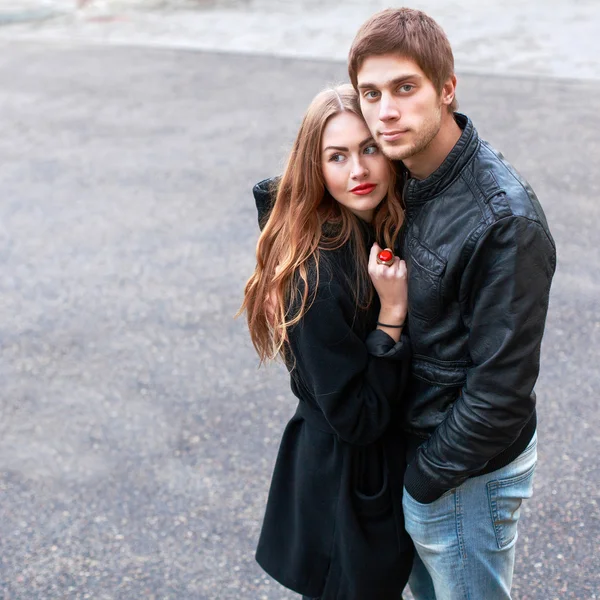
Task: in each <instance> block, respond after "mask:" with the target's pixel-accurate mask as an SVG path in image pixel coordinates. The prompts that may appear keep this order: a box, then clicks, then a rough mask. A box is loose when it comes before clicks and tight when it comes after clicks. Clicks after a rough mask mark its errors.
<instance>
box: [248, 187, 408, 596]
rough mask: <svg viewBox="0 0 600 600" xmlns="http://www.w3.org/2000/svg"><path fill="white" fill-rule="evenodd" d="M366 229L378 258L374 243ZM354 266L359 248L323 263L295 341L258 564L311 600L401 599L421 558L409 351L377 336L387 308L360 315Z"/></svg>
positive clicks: (262, 201)
mask: <svg viewBox="0 0 600 600" xmlns="http://www.w3.org/2000/svg"><path fill="white" fill-rule="evenodd" d="M267 193H268V190H267V188H266V183H265V182H263V183H262V184H258V185H257V186H256V187H255V189H254V194H255V198H256V201H257V206H258V207H259V212H260V211H261V208H263V207H265V206H266V205H267V204H266V202H267V199H268V196H267ZM364 230H365V231H364V233H365V236H364V238H365V239H364V242H365V246H364V247H363V248H361V249H360V251H364V252H367V250H368V247H369V246H370V245H371V244H372V242H373V241H374V238H373V232H372V229H371V228H370V227H369V226H367V225H366V224H365V226H364ZM354 257H355V253H354V252H353V251H352V250H351V248H350V247H349V245H346V246H345V247H342V248H340V249H338V250H335V251H328V252H322V258H321V263H320V277H319V283H318V286H316V297H315V300H314V302H313V304H312V305H311V307H310V308H309V309H308V311H307V312H306V314H305V315H304V317H303V319H302V321H301V322H300V323H299V324H298V325H297V326H295V327H294V328H292V329H291V331H290V332H289V351H290V364H289V369H290V375H291V387H292V391H293V392H294V394H295V395H296V396H297V398H298V401H299V402H298V408H297V410H296V414H295V415H294V416H293V417H292V419H291V420H290V422H289V423H288V425H287V427H286V428H285V431H284V434H283V438H282V440H281V445H280V449H279V454H278V457H277V462H276V465H275V470H274V473H273V479H272V483H271V489H270V492H269V499H268V503H267V508H266V514H265V518H264V523H263V527H262V531H261V535H260V540H259V543H258V549H257V552H256V559H257V561H258V562H259V564H260V565H261V566H262V567H263V568H264V570H265V571H266V572H267V573H269V574H270V575H271V576H272V577H273V578H275V579H276V580H277V581H279V582H280V583H282V584H283V585H284V586H286V587H288V588H290V589H292V590H294V591H296V592H298V593H300V594H304V595H306V596H310V597H317V596H318V597H320V598H322V600H367V599H368V600H395V599H397V600H400V599H401V598H402V590H403V589H404V586H405V584H406V581H407V579H408V575H409V573H410V569H411V566H412V557H413V549H412V543H411V541H410V538H409V537H408V535H407V534H406V532H405V531H404V521H403V515H402V498H401V494H402V480H403V476H404V470H405V462H404V460H405V459H404V456H405V446H404V440H403V436H402V434H401V432H400V423H401V414H400V413H401V412H402V400H401V390H402V387H403V385H404V381H405V380H406V377H407V374H408V368H409V343H408V341H407V340H406V339H401V341H400V342H398V343H397V344H395V343H394V341H393V340H392V338H390V337H389V336H388V335H387V334H385V333H384V332H382V331H381V330H376V329H375V326H376V318H377V314H378V312H379V303H378V302H377V300H376V299H375V300H374V301H373V302H372V304H371V306H370V307H369V308H368V309H364V310H361V309H357V308H356V306H355V301H354V297H353V293H352V281H353V272H354V268H355V258H354ZM310 285H314V284H311V283H310V282H309V286H310ZM310 291H311V292H312V291H313V290H310Z"/></svg>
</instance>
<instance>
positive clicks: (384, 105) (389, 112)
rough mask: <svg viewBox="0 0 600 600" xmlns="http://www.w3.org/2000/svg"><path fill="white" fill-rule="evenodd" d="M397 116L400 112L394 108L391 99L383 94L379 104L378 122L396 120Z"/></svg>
mask: <svg viewBox="0 0 600 600" xmlns="http://www.w3.org/2000/svg"><path fill="white" fill-rule="evenodd" d="M399 116H400V112H399V110H398V108H397V107H396V105H395V103H394V100H393V98H391V97H390V96H389V95H388V94H384V95H383V96H382V97H381V102H380V103H379V120H380V121H389V120H391V119H397V118H398V117H399Z"/></svg>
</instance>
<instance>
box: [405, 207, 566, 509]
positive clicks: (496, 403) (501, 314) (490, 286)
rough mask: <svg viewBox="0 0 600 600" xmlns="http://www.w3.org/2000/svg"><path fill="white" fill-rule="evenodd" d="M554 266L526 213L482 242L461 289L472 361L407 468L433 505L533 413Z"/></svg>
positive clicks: (497, 226) (544, 237)
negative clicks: (456, 392)
mask: <svg viewBox="0 0 600 600" xmlns="http://www.w3.org/2000/svg"><path fill="white" fill-rule="evenodd" d="M555 264H556V253H555V248H554V244H553V242H552V240H551V238H550V237H549V235H548V234H547V233H546V231H544V229H543V228H542V227H541V226H540V225H539V223H537V222H535V221H531V220H529V219H526V218H524V217H514V216H513V217H507V218H505V219H502V220H500V221H498V222H496V223H494V224H493V225H492V226H490V227H489V228H488V230H487V231H486V232H485V233H484V235H483V236H482V237H481V238H480V239H479V241H478V243H477V245H476V247H475V250H474V252H473V255H472V257H471V259H470V261H469V263H468V265H467V267H466V269H465V277H463V279H464V280H465V281H463V284H462V288H461V289H464V290H465V292H464V298H461V301H463V303H464V306H466V311H465V314H464V315H463V318H464V321H465V325H466V326H467V327H468V329H469V341H468V344H469V352H470V356H471V361H472V366H471V367H470V368H469V369H468V370H467V377H466V383H465V384H464V386H463V388H462V390H461V393H460V396H459V397H458V399H457V400H456V402H455V403H454V406H453V408H452V410H451V411H450V412H449V413H448V415H447V417H446V418H445V420H444V421H443V422H442V423H441V424H440V425H439V426H438V427H437V428H436V430H435V431H434V432H433V434H432V435H431V437H430V439H429V440H428V442H427V443H425V444H424V445H422V446H421V447H420V448H419V449H418V451H417V454H416V456H415V459H414V460H413V461H412V462H411V464H410V465H409V466H408V469H407V471H406V474H405V480H404V483H405V486H406V489H407V491H408V492H409V494H410V495H411V496H413V498H414V499H415V500H417V501H419V502H422V503H429V502H433V501H434V500H436V499H437V498H439V497H440V496H441V495H442V494H443V493H444V492H445V491H447V490H449V489H452V488H454V487H457V486H458V485H460V484H461V483H462V482H463V481H465V480H466V479H467V478H468V477H469V476H470V475H472V474H474V473H477V472H478V471H481V470H482V469H483V468H484V467H485V466H486V464H487V463H488V462H489V461H490V460H491V459H492V458H494V457H495V456H496V455H498V454H499V453H500V452H502V451H503V450H505V449H506V448H508V447H509V446H510V445H511V444H512V443H513V442H514V441H515V440H516V439H517V438H518V437H519V434H520V432H521V430H522V429H523V427H524V426H525V425H526V424H527V422H528V421H529V419H530V418H531V416H532V413H533V411H534V409H535V395H534V394H532V392H533V387H534V384H535V382H536V379H537V377H538V373H539V365H540V346H541V342H542V335H543V333H544V325H545V320H546V313H547V310H548V297H549V293H550V283H551V281H552V276H553V274H554V269H555Z"/></svg>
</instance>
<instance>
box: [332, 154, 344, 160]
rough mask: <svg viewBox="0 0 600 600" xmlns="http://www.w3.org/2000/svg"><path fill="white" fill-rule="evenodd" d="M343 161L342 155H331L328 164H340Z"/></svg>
mask: <svg viewBox="0 0 600 600" xmlns="http://www.w3.org/2000/svg"><path fill="white" fill-rule="evenodd" d="M343 160H344V155H343V154H332V155H331V156H330V157H329V162H342V161H343Z"/></svg>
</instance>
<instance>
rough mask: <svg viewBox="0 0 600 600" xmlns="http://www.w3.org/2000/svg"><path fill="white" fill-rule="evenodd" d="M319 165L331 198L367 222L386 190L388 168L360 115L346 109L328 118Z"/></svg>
mask: <svg viewBox="0 0 600 600" xmlns="http://www.w3.org/2000/svg"><path fill="white" fill-rule="evenodd" d="M321 166H322V168H323V176H324V178H325V186H326V187H327V189H328V190H329V193H330V194H331V195H332V196H333V198H335V200H337V201H338V202H339V203H340V204H343V205H344V206H345V207H347V208H348V209H350V210H351V211H352V212H353V213H354V214H355V215H357V216H359V217H360V218H361V219H363V220H365V221H368V222H370V221H371V220H372V219H373V212H374V211H375V209H376V208H377V206H378V205H379V204H380V202H381V201H382V200H383V199H384V197H385V195H386V193H387V191H388V185H389V181H390V170H389V169H390V167H389V163H388V160H387V159H386V158H385V156H383V154H382V153H381V151H380V150H379V148H378V147H377V146H376V145H375V142H374V141H373V138H372V137H371V133H370V132H369V130H368V128H367V126H366V125H365V122H364V121H363V120H362V119H361V118H360V117H358V116H357V115H355V114H354V113H352V112H348V111H346V112H342V113H339V114H337V115H335V116H334V117H331V119H329V121H328V122H327V125H326V126H325V130H324V131H323V140H322V142H321Z"/></svg>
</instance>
